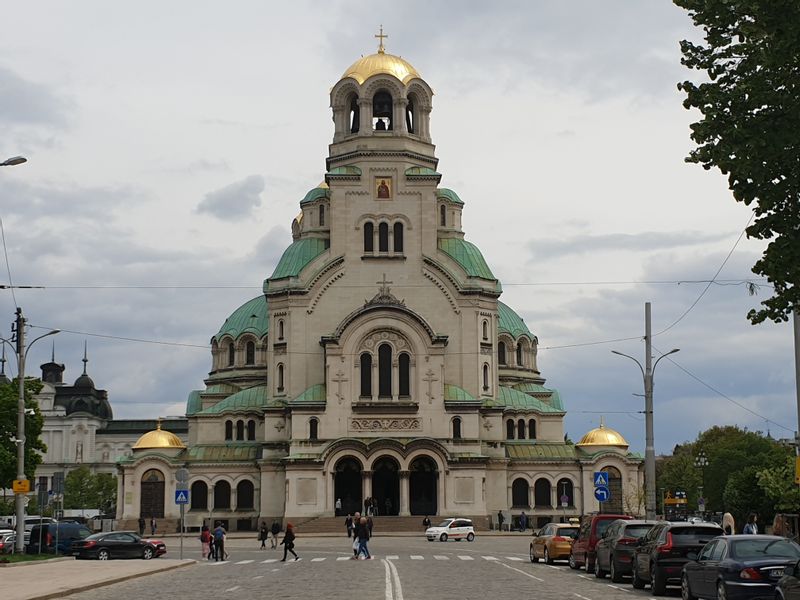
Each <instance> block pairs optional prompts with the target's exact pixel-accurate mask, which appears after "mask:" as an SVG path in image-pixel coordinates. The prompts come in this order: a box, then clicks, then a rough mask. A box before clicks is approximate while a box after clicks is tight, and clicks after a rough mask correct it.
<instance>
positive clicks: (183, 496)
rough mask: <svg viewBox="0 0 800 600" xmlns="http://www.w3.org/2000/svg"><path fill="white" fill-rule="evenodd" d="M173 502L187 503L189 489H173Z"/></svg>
mask: <svg viewBox="0 0 800 600" xmlns="http://www.w3.org/2000/svg"><path fill="white" fill-rule="evenodd" d="M175 504H189V490H175Z"/></svg>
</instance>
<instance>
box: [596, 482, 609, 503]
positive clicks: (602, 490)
mask: <svg viewBox="0 0 800 600" xmlns="http://www.w3.org/2000/svg"><path fill="white" fill-rule="evenodd" d="M594 497H595V498H597V500H598V502H608V501H609V500H611V490H609V489H608V488H607V487H605V486H598V487H596V488H594Z"/></svg>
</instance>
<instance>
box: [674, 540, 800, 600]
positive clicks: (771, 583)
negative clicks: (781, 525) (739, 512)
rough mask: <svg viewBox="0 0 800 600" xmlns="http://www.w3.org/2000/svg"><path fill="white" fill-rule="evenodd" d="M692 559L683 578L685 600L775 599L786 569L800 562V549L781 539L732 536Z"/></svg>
mask: <svg viewBox="0 0 800 600" xmlns="http://www.w3.org/2000/svg"><path fill="white" fill-rule="evenodd" d="M689 558H693V559H694V560H690V561H689V562H687V563H686V564H685V565H684V567H683V574H682V575H681V596H682V597H683V598H684V600H696V599H697V598H698V597H702V598H718V599H719V600H726V599H727V598H737V599H739V598H741V599H752V600H755V599H757V598H774V597H775V586H776V584H777V583H778V580H779V579H781V578H782V577H783V576H784V572H785V571H786V568H787V567H794V565H796V564H797V561H798V560H800V546H799V545H797V544H796V543H795V542H793V541H791V540H788V539H786V538H784V537H781V536H777V535H732V536H723V537H718V538H714V539H713V540H711V541H710V542H708V543H707V544H706V545H705V546H704V547H703V549H702V550H700V553H699V554H694V553H690V555H689Z"/></svg>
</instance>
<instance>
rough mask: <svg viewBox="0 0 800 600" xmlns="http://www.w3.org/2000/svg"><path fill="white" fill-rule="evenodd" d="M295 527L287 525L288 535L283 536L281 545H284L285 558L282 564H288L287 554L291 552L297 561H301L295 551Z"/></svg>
mask: <svg viewBox="0 0 800 600" xmlns="http://www.w3.org/2000/svg"><path fill="white" fill-rule="evenodd" d="M295 537H296V536H295V535H294V527H293V526H292V524H291V523H287V524H286V533H284V534H283V539H282V540H281V544H283V558H282V559H281V562H286V553H287V552H291V553H292V554H293V555H294V559H295V560H300V557H299V556H297V553H296V552H295V551H294V540H295Z"/></svg>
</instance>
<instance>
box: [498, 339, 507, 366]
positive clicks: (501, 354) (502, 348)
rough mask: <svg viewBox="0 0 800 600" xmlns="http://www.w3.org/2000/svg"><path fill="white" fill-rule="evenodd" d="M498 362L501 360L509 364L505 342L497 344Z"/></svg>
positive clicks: (502, 362) (502, 363)
mask: <svg viewBox="0 0 800 600" xmlns="http://www.w3.org/2000/svg"><path fill="white" fill-rule="evenodd" d="M497 362H499V363H500V364H501V365H505V364H507V362H506V343H505V342H500V343H499V344H497Z"/></svg>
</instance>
